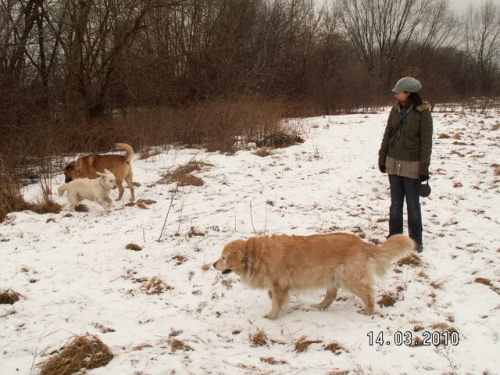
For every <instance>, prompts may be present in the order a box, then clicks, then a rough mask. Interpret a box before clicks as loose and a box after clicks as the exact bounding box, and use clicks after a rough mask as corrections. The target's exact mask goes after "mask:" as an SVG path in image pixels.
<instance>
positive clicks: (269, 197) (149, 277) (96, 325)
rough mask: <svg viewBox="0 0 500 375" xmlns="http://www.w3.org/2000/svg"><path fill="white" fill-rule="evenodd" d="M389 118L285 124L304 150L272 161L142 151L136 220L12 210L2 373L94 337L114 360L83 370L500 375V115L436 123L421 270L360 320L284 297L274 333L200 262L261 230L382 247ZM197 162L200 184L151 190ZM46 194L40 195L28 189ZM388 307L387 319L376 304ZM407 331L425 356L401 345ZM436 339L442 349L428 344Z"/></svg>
mask: <svg viewBox="0 0 500 375" xmlns="http://www.w3.org/2000/svg"><path fill="white" fill-rule="evenodd" d="M441 109H444V107H443V108H441ZM388 111H389V109H386V110H384V111H380V112H379V113H374V114H356V115H345V116H332V117H317V118H308V119H303V120H293V121H291V123H290V125H291V126H296V127H297V128H298V129H299V130H300V133H301V135H302V137H303V138H304V139H305V140H306V141H305V142H304V143H302V144H299V145H296V146H292V147H288V148H284V149H276V150H273V151H272V153H271V155H269V156H267V157H260V156H257V155H255V153H254V152H255V150H241V151H238V152H237V153H236V154H235V155H222V154H219V153H207V152H205V151H202V150H197V149H174V148H172V149H170V150H168V151H163V152H161V153H159V154H157V155H154V156H151V157H149V158H147V159H144V160H140V159H139V157H138V156H137V155H136V157H135V158H134V162H133V166H134V175H135V176H134V177H135V178H134V180H135V181H137V182H138V183H139V184H140V187H138V188H136V196H137V198H138V199H144V200H149V201H146V204H144V205H142V208H141V207H139V205H134V206H127V205H126V203H127V201H126V200H127V199H128V198H129V196H130V195H129V194H130V193H129V191H128V189H127V190H126V191H125V195H124V199H125V201H123V202H115V203H114V207H113V211H112V212H111V213H109V214H103V212H102V208H101V207H100V206H99V205H97V204H94V203H92V202H85V203H86V205H87V206H88V207H89V209H90V210H89V212H86V213H85V212H68V210H67V206H66V207H65V208H64V209H63V211H62V212H61V213H60V214H47V215H37V214H35V213H32V212H18V213H12V214H10V215H9V217H8V219H7V220H6V221H5V222H4V223H1V224H0V290H6V289H11V290H13V291H16V292H18V293H20V294H21V295H22V298H21V300H20V301H19V302H17V303H15V304H13V305H5V304H4V305H0V325H1V329H0V368H1V373H2V374H8V375H11V374H35V373H37V371H38V370H37V367H36V364H38V363H40V362H41V361H43V360H46V359H48V358H49V357H50V355H52V354H53V353H55V351H57V350H58V349H60V348H61V347H62V346H63V345H64V344H65V343H66V342H67V341H68V339H70V338H71V337H73V336H74V335H85V334H87V333H88V334H93V335H97V336H98V337H99V338H100V339H101V340H102V341H103V342H104V343H105V344H107V345H108V346H109V347H110V348H111V350H112V351H113V353H114V354H115V358H114V359H113V360H112V361H111V362H110V363H109V364H108V365H106V366H105V367H101V368H97V369H94V370H90V371H88V372H87V373H88V374H92V375H97V374H107V375H109V374H131V375H132V374H134V375H154V374H158V375H160V374H162V375H163V374H417V373H428V374H498V373H499V372H500V359H499V356H498V353H500V351H499V349H500V337H499V333H500V331H499V327H500V297H499V294H500V268H499V264H500V263H499V261H498V259H499V257H500V194H499V193H500V129H499V128H500V112H499V111H498V110H491V111H489V112H488V113H486V114H481V113H479V112H472V111H465V112H464V111H462V110H456V111H452V112H447V111H442V112H435V113H434V122H435V136H434V149H433V159H432V164H431V173H432V178H431V181H430V183H431V186H432V189H433V191H432V194H431V196H430V197H429V198H425V199H422V209H423V217H424V242H425V250H424V252H423V253H422V255H421V257H420V258H421V263H420V264H404V265H395V266H394V268H393V269H391V270H389V271H388V273H387V276H386V278H385V279H384V280H380V281H379V282H378V283H377V286H376V302H381V303H380V304H379V303H377V304H376V312H375V315H374V316H372V317H367V316H364V315H361V314H358V313H357V311H358V310H360V309H361V307H362V303H361V301H360V300H359V299H357V297H354V296H353V295H352V294H350V293H349V292H346V291H342V290H341V291H340V293H339V297H338V299H337V301H335V302H334V303H333V304H332V305H331V306H330V308H329V309H328V310H326V311H317V310H315V309H313V308H311V307H310V305H311V304H312V303H317V302H318V301H319V300H320V298H321V297H322V291H321V290H318V291H310V292H307V293H301V294H293V295H292V296H291V300H290V306H289V310H288V311H287V312H286V313H285V314H284V315H283V316H282V317H281V318H280V319H278V320H276V321H270V320H267V319H265V318H263V315H264V314H265V313H266V312H267V311H268V310H269V309H270V300H269V298H268V296H267V293H266V292H265V291H262V290H251V289H249V288H247V287H245V286H244V285H242V284H241V283H239V282H238V279H237V277H236V276H235V275H234V274H231V275H221V274H220V273H218V272H217V271H215V270H214V269H213V268H212V267H209V266H210V265H211V264H212V263H213V262H214V261H215V260H216V259H217V258H218V256H219V254H220V252H221V250H222V247H223V246H224V244H225V243H227V242H229V241H232V240H234V239H238V238H248V237H251V236H255V235H263V234H276V233H282V234H297V235H299V234H300V235H302V234H304V235H305V234H312V233H326V232H332V231H346V232H352V233H356V234H358V235H360V236H362V237H363V238H365V239H366V240H371V241H383V240H384V238H385V236H386V234H387V230H388V229H387V227H388V223H387V217H388V209H389V190H388V181H387V176H386V175H383V174H381V173H380V172H379V170H378V167H377V151H378V147H379V144H380V140H381V137H382V133H383V129H384V126H385V121H386V118H387V116H388ZM193 160H195V161H196V162H198V163H200V164H202V165H203V167H202V170H201V171H198V172H194V174H195V175H196V176H197V177H199V178H201V179H203V181H204V183H205V184H204V185H203V186H201V187H194V186H185V187H180V188H179V190H178V191H175V185H174V184H160V183H158V181H159V180H160V179H161V178H162V177H163V175H164V174H165V173H167V172H169V171H173V170H174V169H175V168H177V167H179V166H183V165H186V164H187V163H188V162H190V161H193ZM62 182H63V176H62V174H61V175H59V176H57V178H55V179H54V181H53V182H52V184H53V189H54V191H55V189H56V188H57V186H58V185H59V184H61V183H62ZM113 194H114V196H116V194H117V191H114V192H113ZM40 195H41V191H40V186H39V185H31V186H29V187H27V188H26V190H25V196H26V197H27V198H28V199H30V200H37V199H39V197H40ZM55 200H56V201H57V202H59V203H61V204H66V203H67V202H66V198H65V197H63V198H59V197H56V198H55ZM170 206H171V207H170ZM169 207H170V210H169ZM167 213H168V216H167ZM129 244H137V245H139V246H141V247H142V251H133V250H129V249H127V248H126V246H127V245H129ZM155 286H156V289H155V288H154V287H155ZM158 292H159V293H158ZM388 297H392V298H393V299H394V304H393V305H392V306H391V305H390V304H389V306H384V304H382V301H383V300H387V298H388ZM389 299H390V298H389ZM450 332H457V333H458V334H453V335H452V334H451V333H450ZM410 336H411V341H416V342H417V343H419V344H424V345H417V346H412V345H408V342H399V341H400V340H401V341H405V340H404V339H406V338H408V337H410ZM436 337H437V338H438V339H439V338H441V339H448V343H447V345H445V344H441V345H439V346H434V345H432V343H433V340H436ZM258 339H260V340H258ZM457 341H458V342H457ZM398 344H399V345H398ZM427 344H429V345H427ZM300 349H304V350H300Z"/></svg>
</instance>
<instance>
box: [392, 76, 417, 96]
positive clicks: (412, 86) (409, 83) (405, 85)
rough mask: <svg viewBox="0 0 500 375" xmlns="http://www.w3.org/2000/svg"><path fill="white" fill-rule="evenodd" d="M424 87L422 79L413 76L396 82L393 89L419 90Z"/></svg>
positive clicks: (393, 90)
mask: <svg viewBox="0 0 500 375" xmlns="http://www.w3.org/2000/svg"><path fill="white" fill-rule="evenodd" d="M421 88H422V84H421V83H420V81H418V80H416V79H415V78H413V77H404V78H401V79H400V80H399V81H397V82H396V85H395V86H394V88H393V89H392V92H396V93H398V92H403V91H406V92H418V91H419V90H420V89H421Z"/></svg>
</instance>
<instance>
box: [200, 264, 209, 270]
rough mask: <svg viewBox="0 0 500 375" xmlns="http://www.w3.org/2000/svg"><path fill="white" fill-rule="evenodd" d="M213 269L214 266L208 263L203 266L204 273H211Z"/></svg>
mask: <svg viewBox="0 0 500 375" xmlns="http://www.w3.org/2000/svg"><path fill="white" fill-rule="evenodd" d="M211 268H212V264H210V263H207V264H204V265H203V266H201V269H202V271H209V270H210V269H211Z"/></svg>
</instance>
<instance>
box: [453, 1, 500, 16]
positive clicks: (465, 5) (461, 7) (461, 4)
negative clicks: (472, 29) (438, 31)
mask: <svg viewBox="0 0 500 375" xmlns="http://www.w3.org/2000/svg"><path fill="white" fill-rule="evenodd" d="M486 1H487V0H448V3H449V4H450V8H451V9H452V10H454V11H455V12H456V13H463V12H464V11H466V10H467V9H469V6H470V5H471V4H474V8H477V7H478V6H481V5H483V4H484V3H485V2H486ZM493 3H494V4H498V5H500V0H493Z"/></svg>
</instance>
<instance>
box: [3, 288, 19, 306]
mask: <svg viewBox="0 0 500 375" xmlns="http://www.w3.org/2000/svg"><path fill="white" fill-rule="evenodd" d="M20 299H21V294H19V293H17V292H15V291H13V290H10V289H7V290H3V291H0V305H13V304H14V303H16V302H18V301H19V300H20Z"/></svg>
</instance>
